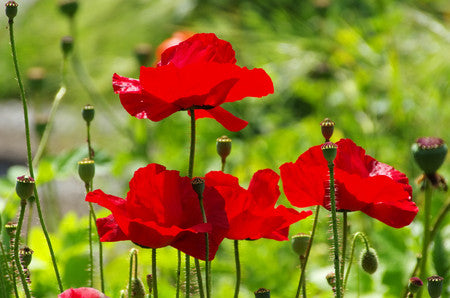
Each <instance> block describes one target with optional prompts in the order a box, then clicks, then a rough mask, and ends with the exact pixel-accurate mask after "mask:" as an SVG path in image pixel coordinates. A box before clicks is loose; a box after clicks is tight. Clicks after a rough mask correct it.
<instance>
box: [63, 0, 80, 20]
mask: <svg viewBox="0 0 450 298" xmlns="http://www.w3.org/2000/svg"><path fill="white" fill-rule="evenodd" d="M59 10H60V11H61V13H62V14H64V15H66V16H68V17H69V18H73V17H74V16H75V14H76V12H77V10H78V1H77V0H61V1H59Z"/></svg>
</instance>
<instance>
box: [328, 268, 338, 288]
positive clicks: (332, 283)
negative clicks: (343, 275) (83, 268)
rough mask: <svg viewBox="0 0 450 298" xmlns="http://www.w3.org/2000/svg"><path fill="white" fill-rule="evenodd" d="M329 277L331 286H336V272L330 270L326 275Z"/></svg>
mask: <svg viewBox="0 0 450 298" xmlns="http://www.w3.org/2000/svg"><path fill="white" fill-rule="evenodd" d="M325 278H326V279H327V283H328V284H329V285H330V287H332V288H334V287H335V286H336V275H335V274H334V272H330V273H328V274H327V276H326V277H325Z"/></svg>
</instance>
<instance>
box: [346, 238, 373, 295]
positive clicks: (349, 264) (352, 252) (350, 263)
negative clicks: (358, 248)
mask: <svg viewBox="0 0 450 298" xmlns="http://www.w3.org/2000/svg"><path fill="white" fill-rule="evenodd" d="M358 237H360V238H362V240H363V241H364V244H365V246H366V250H369V241H368V240H367V237H366V235H365V234H364V233H362V232H358V233H356V234H355V235H354V236H353V240H352V248H351V252H350V258H349V260H348V266H347V271H346V272H345V278H344V284H343V286H342V290H343V291H344V292H345V289H346V287H347V280H348V277H349V275H350V269H351V268H352V265H353V255H354V254H355V243H356V238H358Z"/></svg>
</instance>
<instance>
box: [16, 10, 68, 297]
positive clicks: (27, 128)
mask: <svg viewBox="0 0 450 298" xmlns="http://www.w3.org/2000/svg"><path fill="white" fill-rule="evenodd" d="M13 24H14V22H13V20H12V19H9V37H10V44H11V53H12V57H13V62H14V69H15V72H16V77H17V82H18V84H19V89H20V97H21V99H22V106H23V115H24V120H25V138H26V144H27V159H28V171H29V172H30V176H31V177H32V178H33V179H34V170H33V158H32V154H31V138H30V124H29V120H28V107H27V100H26V97H25V89H24V87H23V83H22V79H21V76H20V71H19V63H18V62H17V54H16V47H15V42H14V30H13ZM34 198H35V200H36V209H37V211H38V216H39V222H40V224H41V227H42V231H43V233H44V236H45V240H46V242H47V246H48V248H49V251H50V256H51V259H52V264H53V269H54V271H55V275H56V279H57V282H58V287H59V291H60V292H63V286H62V282H61V277H60V275H59V271H58V265H57V264H56V258H55V254H54V252H53V247H52V243H51V241H50V236H49V235H48V232H47V227H46V226H45V222H44V217H43V216H42V210H41V204H40V201H39V195H38V192H37V188H36V186H35V187H34Z"/></svg>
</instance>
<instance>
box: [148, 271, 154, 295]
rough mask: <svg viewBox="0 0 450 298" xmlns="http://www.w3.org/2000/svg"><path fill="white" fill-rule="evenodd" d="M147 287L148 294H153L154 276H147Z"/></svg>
mask: <svg viewBox="0 0 450 298" xmlns="http://www.w3.org/2000/svg"><path fill="white" fill-rule="evenodd" d="M147 286H148V293H149V294H151V293H152V290H153V275H152V274H147Z"/></svg>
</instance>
